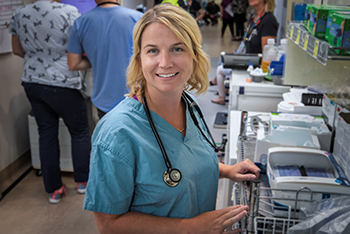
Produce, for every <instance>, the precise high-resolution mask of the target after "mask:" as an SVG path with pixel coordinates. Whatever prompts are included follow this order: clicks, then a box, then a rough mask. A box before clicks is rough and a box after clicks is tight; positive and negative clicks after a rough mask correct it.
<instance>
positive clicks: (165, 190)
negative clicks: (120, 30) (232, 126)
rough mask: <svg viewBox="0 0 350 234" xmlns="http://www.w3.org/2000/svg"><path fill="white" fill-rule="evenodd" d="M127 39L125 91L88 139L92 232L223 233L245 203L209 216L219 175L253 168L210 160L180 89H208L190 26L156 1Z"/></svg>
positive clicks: (199, 124)
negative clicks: (129, 52)
mask: <svg viewBox="0 0 350 234" xmlns="http://www.w3.org/2000/svg"><path fill="white" fill-rule="evenodd" d="M179 19H181V20H179ZM133 42H134V53H133V56H132V58H131V60H130V64H129V67H128V73H127V85H128V87H129V88H130V93H129V94H128V95H127V97H126V98H125V99H124V100H123V101H122V102H121V103H119V104H118V105H117V106H116V107H115V108H114V109H113V110H111V111H110V112H109V113H107V115H106V116H105V117H104V118H103V119H102V120H100V122H99V123H98V125H97V127H96V129H95V132H94V134H93V137H92V142H93V143H92V152H91V168H90V169H91V171H90V177H89V182H88V185H87V193H86V196H85V201H84V209H85V210H90V211H93V212H94V217H95V220H96V223H97V226H98V228H99V230H100V232H101V233H124V234H127V233H133V234H134V233H152V234H153V233H213V234H216V233H222V232H223V231H224V230H225V229H226V228H227V227H229V226H231V225H232V224H233V223H235V222H237V221H238V220H239V219H241V218H242V217H243V216H244V215H246V210H247V208H248V207H246V206H230V207H226V208H224V209H221V210H215V204H216V196H217V188H218V179H219V177H220V178H229V179H232V180H235V181H243V180H251V179H255V178H258V177H259V173H260V169H259V168H258V167H256V166H255V165H254V164H253V163H252V162H251V161H249V160H245V161H243V162H240V163H238V164H235V165H231V166H230V165H225V164H222V163H219V162H218V158H217V155H216V153H215V150H217V147H216V146H215V142H213V139H212V137H211V134H210V133H209V130H208V128H207V127H206V123H205V120H204V119H203V116H202V115H201V111H200V108H199V107H198V105H197V104H196V101H195V100H194V98H193V96H192V95H190V94H188V93H187V91H190V90H197V93H199V94H200V93H203V92H205V91H206V90H207V88H208V71H209V68H210V64H209V59H208V56H207V55H206V54H205V53H204V51H203V50H202V48H201V34H200V31H199V28H198V25H197V23H196V21H195V20H194V19H193V17H191V16H190V14H188V13H187V12H186V11H185V10H183V9H182V8H180V7H177V6H173V5H167V4H161V5H156V6H155V7H153V8H152V9H150V10H149V11H147V12H146V13H145V14H144V15H143V17H142V18H141V19H140V20H139V22H138V23H136V25H135V27H134V33H133ZM246 172H248V174H246ZM239 231H240V230H234V231H230V232H228V233H238V232H239Z"/></svg>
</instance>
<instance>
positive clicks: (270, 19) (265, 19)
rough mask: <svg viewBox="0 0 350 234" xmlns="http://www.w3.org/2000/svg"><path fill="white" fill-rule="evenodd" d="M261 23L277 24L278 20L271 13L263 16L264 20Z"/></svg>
mask: <svg viewBox="0 0 350 234" xmlns="http://www.w3.org/2000/svg"><path fill="white" fill-rule="evenodd" d="M261 21H265V22H267V21H272V22H276V23H277V19H276V17H275V15H274V14H273V13H271V12H266V13H265V14H264V16H263V18H262V19H261Z"/></svg>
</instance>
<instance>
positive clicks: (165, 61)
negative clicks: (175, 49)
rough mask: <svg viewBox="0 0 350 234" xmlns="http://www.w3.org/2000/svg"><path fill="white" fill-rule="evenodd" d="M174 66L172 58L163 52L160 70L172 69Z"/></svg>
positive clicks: (160, 59)
mask: <svg viewBox="0 0 350 234" xmlns="http://www.w3.org/2000/svg"><path fill="white" fill-rule="evenodd" d="M172 66H173V62H172V60H171V56H170V54H169V53H167V52H162V53H161V54H160V56H159V67H160V68H163V69H165V68H170V67H172Z"/></svg>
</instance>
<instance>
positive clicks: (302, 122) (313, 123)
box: [270, 113, 332, 152]
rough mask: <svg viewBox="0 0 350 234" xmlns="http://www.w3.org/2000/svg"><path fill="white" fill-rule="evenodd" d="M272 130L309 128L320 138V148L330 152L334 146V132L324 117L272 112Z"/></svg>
mask: <svg viewBox="0 0 350 234" xmlns="http://www.w3.org/2000/svg"><path fill="white" fill-rule="evenodd" d="M270 123H271V124H270V132H271V133H273V132H274V131H281V130H283V129H287V128H293V129H296V130H297V129H301V130H309V131H311V133H312V134H315V135H316V136H317V138H318V141H319V144H320V149H321V150H325V151H328V152H330V151H331V146H332V132H331V131H329V129H328V127H327V125H326V124H325V121H324V119H323V117H321V116H316V117H315V116H311V115H306V114H287V113H285V114H283V113H282V114H277V115H276V114H275V113H274V114H271V120H270Z"/></svg>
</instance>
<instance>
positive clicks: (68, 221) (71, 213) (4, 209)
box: [0, 21, 239, 234]
mask: <svg viewBox="0 0 350 234" xmlns="http://www.w3.org/2000/svg"><path fill="white" fill-rule="evenodd" d="M200 30H201V32H202V36H203V42H202V45H203V49H204V50H205V51H206V52H207V53H208V54H209V56H210V59H211V71H210V73H209V78H210V79H213V78H214V77H215V72H216V67H217V64H218V60H219V55H220V52H221V51H226V52H232V51H233V50H234V49H236V48H237V47H238V45H239V42H233V41H231V34H230V32H229V29H228V28H227V29H226V33H225V36H224V37H223V38H220V34H221V21H219V24H217V25H215V26H202V27H201V28H200ZM216 91H218V88H217V86H212V87H210V88H209V90H208V92H207V93H206V94H204V95H201V96H197V100H198V102H199V104H200V106H201V108H202V110H203V113H204V116H205V118H206V120H207V123H208V126H209V128H210V130H211V132H212V134H213V137H214V139H215V140H216V142H221V136H222V134H224V133H226V129H219V128H214V127H213V123H214V120H215V115H216V113H217V112H227V105H228V104H226V105H225V106H221V105H217V104H213V103H211V102H210V100H211V99H214V98H216V97H217V96H216V95H215V92H216ZM63 181H64V183H65V184H66V185H67V196H65V197H63V199H62V200H61V201H60V203H59V204H56V205H52V204H50V203H49V202H48V194H46V192H45V191H44V186H43V181H42V177H38V176H36V172H35V171H34V170H32V171H30V172H29V174H28V175H27V176H25V177H24V179H23V180H22V181H20V183H18V184H17V185H16V186H15V187H14V188H13V189H12V190H11V191H10V192H9V193H8V194H7V195H6V196H5V197H4V198H3V199H2V200H1V201H0V233H6V234H48V233H50V234H63V233H76V234H80V233H84V234H92V233H94V234H96V233H98V229H97V226H96V224H95V221H94V218H93V214H92V212H89V211H84V210H82V207H83V201H84V195H81V194H78V193H77V192H76V184H75V183H74V181H73V174H72V173H69V172H64V173H63ZM220 187H221V183H219V196H218V197H219V199H220V192H221V190H220ZM220 204H221V203H220ZM218 208H220V207H218Z"/></svg>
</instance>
